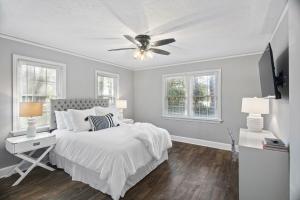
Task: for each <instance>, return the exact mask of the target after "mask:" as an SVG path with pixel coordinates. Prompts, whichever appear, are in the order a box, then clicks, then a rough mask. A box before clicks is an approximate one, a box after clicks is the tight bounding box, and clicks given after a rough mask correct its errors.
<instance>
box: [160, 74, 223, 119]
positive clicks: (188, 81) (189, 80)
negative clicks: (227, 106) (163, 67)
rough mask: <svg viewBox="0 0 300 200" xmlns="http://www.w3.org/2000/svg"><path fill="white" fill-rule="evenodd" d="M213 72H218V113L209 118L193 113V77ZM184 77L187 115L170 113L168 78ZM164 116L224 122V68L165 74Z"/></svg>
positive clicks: (163, 87)
mask: <svg viewBox="0 0 300 200" xmlns="http://www.w3.org/2000/svg"><path fill="white" fill-rule="evenodd" d="M212 73H216V74H217V79H216V80H217V83H216V85H217V113H216V118H207V117H197V116H194V115H193V114H192V105H193V100H192V96H193V95H192V94H193V88H192V86H193V83H192V80H193V77H195V76H197V75H201V76H205V75H210V74H212ZM176 77H183V78H184V80H185V83H186V96H187V97H186V98H187V99H186V111H185V113H186V114H185V115H170V114H168V112H167V105H166V104H167V101H166V92H167V85H166V84H167V80H168V79H169V78H176ZM162 117H163V118H165V119H174V120H186V121H195V120H196V121H203V122H212V123H214V122H216V123H219V122H222V70H221V69H210V70H202V71H192V72H183V73H173V74H164V75H163V76H162Z"/></svg>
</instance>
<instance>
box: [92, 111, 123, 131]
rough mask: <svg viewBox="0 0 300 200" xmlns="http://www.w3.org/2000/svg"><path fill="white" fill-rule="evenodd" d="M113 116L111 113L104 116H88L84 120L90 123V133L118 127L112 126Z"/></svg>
mask: <svg viewBox="0 0 300 200" xmlns="http://www.w3.org/2000/svg"><path fill="white" fill-rule="evenodd" d="M113 116H114V115H113V114H112V113H109V114H107V115H104V116H88V117H87V119H86V120H88V121H89V122H90V124H91V126H92V131H98V130H101V129H106V128H111V127H115V126H119V124H117V125H116V124H114V121H113Z"/></svg>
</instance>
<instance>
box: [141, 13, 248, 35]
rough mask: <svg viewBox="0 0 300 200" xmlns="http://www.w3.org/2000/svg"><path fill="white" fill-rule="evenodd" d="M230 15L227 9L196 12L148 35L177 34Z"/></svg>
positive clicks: (168, 23)
mask: <svg viewBox="0 0 300 200" xmlns="http://www.w3.org/2000/svg"><path fill="white" fill-rule="evenodd" d="M241 10H242V9H241ZM242 11H244V10H242ZM239 12H240V11H239ZM230 14H232V11H230V10H229V9H226V8H218V9H217V8H215V9H213V10H210V12H209V13H205V14H203V13H202V12H194V13H190V14H188V15H186V16H183V17H179V18H177V19H174V20H171V21H169V22H167V23H165V24H162V25H160V26H158V27H155V28H154V29H152V30H148V31H147V32H146V34H149V35H151V36H155V35H161V34H166V33H171V32H176V31H179V30H183V29H185V28H189V27H192V26H195V25H198V24H205V23H206V24H207V23H208V24H209V23H212V22H213V21H217V20H220V19H223V18H224V16H228V15H230Z"/></svg>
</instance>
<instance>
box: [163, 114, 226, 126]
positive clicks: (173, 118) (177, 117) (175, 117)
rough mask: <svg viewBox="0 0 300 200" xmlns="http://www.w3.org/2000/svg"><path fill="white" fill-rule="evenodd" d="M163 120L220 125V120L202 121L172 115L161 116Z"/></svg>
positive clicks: (200, 119) (202, 119) (201, 119)
mask: <svg viewBox="0 0 300 200" xmlns="http://www.w3.org/2000/svg"><path fill="white" fill-rule="evenodd" d="M162 117H163V118H164V119H167V120H180V121H191V122H203V123H216V124H219V123H222V122H223V120H222V119H204V118H197V117H185V116H173V115H163V116H162Z"/></svg>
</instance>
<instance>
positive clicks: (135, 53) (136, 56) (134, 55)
mask: <svg viewBox="0 0 300 200" xmlns="http://www.w3.org/2000/svg"><path fill="white" fill-rule="evenodd" d="M140 56H141V52H140V50H139V49H137V50H135V52H134V54H133V57H134V58H135V59H137V58H139V57H140Z"/></svg>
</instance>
